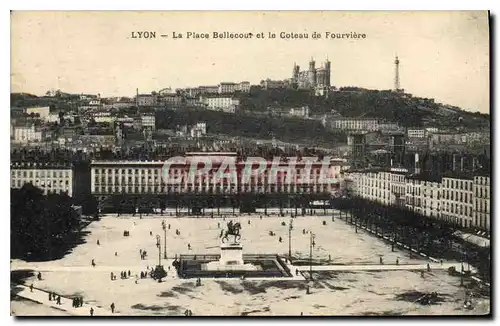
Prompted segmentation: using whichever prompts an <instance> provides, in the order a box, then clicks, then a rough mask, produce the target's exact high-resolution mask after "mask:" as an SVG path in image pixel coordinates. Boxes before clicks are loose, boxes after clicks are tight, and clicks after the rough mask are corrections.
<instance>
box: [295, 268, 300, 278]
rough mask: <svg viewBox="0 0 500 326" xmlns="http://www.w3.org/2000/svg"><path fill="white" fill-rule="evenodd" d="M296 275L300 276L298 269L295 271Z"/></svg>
mask: <svg viewBox="0 0 500 326" xmlns="http://www.w3.org/2000/svg"><path fill="white" fill-rule="evenodd" d="M295 275H296V276H299V270H298V269H297V268H296V269H295Z"/></svg>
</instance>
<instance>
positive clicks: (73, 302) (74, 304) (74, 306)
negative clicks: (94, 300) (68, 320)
mask: <svg viewBox="0 0 500 326" xmlns="http://www.w3.org/2000/svg"><path fill="white" fill-rule="evenodd" d="M71 301H72V303H71V306H72V307H73V308H76V298H73V299H72V300H71Z"/></svg>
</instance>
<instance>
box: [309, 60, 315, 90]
mask: <svg viewBox="0 0 500 326" xmlns="http://www.w3.org/2000/svg"><path fill="white" fill-rule="evenodd" d="M309 87H316V62H315V61H314V59H313V58H311V61H309Z"/></svg>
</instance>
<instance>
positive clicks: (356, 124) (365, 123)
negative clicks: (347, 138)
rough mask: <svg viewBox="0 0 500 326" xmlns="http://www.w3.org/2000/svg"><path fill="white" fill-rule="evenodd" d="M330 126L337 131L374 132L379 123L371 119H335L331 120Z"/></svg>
mask: <svg viewBox="0 0 500 326" xmlns="http://www.w3.org/2000/svg"><path fill="white" fill-rule="evenodd" d="M330 126H331V128H332V129H339V130H356V131H375V130H378V128H379V122H378V120H377V119H371V118H367V119H363V118H335V119H332V120H331V123H330Z"/></svg>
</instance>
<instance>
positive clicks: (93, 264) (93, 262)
mask: <svg viewBox="0 0 500 326" xmlns="http://www.w3.org/2000/svg"><path fill="white" fill-rule="evenodd" d="M91 265H92V267H95V261H94V259H92V263H91Z"/></svg>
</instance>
